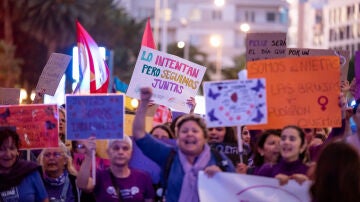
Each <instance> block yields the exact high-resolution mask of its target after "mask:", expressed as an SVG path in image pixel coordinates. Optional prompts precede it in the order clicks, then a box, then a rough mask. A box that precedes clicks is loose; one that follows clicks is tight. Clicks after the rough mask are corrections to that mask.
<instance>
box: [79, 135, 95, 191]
mask: <svg viewBox="0 0 360 202" xmlns="http://www.w3.org/2000/svg"><path fill="white" fill-rule="evenodd" d="M85 147H86V154H85V159H84V161H83V162H82V164H81V166H80V170H79V173H78V175H77V177H76V185H77V186H78V187H79V188H80V189H81V190H84V191H86V192H92V191H93V190H94V187H95V185H94V183H93V179H92V178H91V177H90V171H91V161H92V158H95V155H93V153H94V152H95V149H96V143H95V138H90V139H89V140H88V141H86V142H85ZM93 169H96V168H93Z"/></svg>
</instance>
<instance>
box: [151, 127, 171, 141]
mask: <svg viewBox="0 0 360 202" xmlns="http://www.w3.org/2000/svg"><path fill="white" fill-rule="evenodd" d="M150 134H151V135H153V136H154V137H155V138H157V139H175V135H174V134H173V133H172V132H171V129H170V127H169V126H167V125H165V124H160V125H157V126H155V127H153V128H152V129H151V131H150Z"/></svg>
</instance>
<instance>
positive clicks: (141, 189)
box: [94, 168, 155, 202]
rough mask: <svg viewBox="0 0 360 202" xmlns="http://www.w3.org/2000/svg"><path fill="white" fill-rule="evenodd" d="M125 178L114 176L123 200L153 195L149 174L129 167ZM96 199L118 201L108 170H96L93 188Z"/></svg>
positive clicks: (133, 199) (140, 199) (129, 201)
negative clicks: (128, 172) (128, 174)
mask: <svg viewBox="0 0 360 202" xmlns="http://www.w3.org/2000/svg"><path fill="white" fill-rule="evenodd" d="M130 170H131V173H130V176H129V177H127V178H116V177H115V181H116V183H117V185H118V187H119V189H120V193H121V195H122V198H123V201H127V202H131V201H144V200H145V199H152V198H154V197H155V192H154V189H153V186H152V183H151V178H150V176H149V174H147V173H145V172H143V171H140V170H136V169H133V168H131V169H130ZM94 194H95V198H96V201H106V202H119V199H118V196H117V194H116V191H115V188H114V186H113V184H112V182H111V177H110V170H109V169H106V170H101V171H100V170H98V171H97V173H96V185H95V188H94Z"/></svg>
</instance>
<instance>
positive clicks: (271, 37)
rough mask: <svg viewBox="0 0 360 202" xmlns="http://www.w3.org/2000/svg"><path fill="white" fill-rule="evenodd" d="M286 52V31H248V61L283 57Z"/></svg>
mask: <svg viewBox="0 0 360 202" xmlns="http://www.w3.org/2000/svg"><path fill="white" fill-rule="evenodd" d="M285 52H286V33H248V34H247V35H246V61H256V60H263V59H271V58H283V57H285Z"/></svg>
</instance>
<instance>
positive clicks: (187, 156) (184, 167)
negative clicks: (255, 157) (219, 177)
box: [133, 88, 235, 202]
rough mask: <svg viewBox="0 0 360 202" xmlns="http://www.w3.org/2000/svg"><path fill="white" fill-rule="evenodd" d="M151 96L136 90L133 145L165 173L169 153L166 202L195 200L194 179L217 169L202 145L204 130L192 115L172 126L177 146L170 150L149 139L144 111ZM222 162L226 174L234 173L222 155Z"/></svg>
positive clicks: (196, 195)
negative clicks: (138, 102)
mask: <svg viewBox="0 0 360 202" xmlns="http://www.w3.org/2000/svg"><path fill="white" fill-rule="evenodd" d="M151 96H152V89H151V88H141V89H140V98H141V101H140V105H139V107H138V109H137V112H136V115H135V119H134V122H133V136H134V138H135V139H136V143H137V145H138V146H139V147H140V149H141V150H142V151H143V153H144V154H145V155H147V156H148V157H149V158H150V159H152V160H153V161H155V162H156V163H157V164H158V165H159V166H161V167H162V168H163V171H165V172H167V171H166V170H167V169H166V164H168V163H169V162H168V161H167V160H168V159H169V156H170V154H171V153H173V159H172V161H171V162H170V163H171V166H170V168H169V173H168V177H167V178H166V179H165V181H166V182H165V184H166V187H167V188H166V190H167V191H166V192H165V199H166V201H167V202H172V201H189V202H191V201H199V196H198V189H197V176H198V172H199V171H200V170H204V172H205V174H207V175H208V176H213V175H214V174H215V173H216V172H219V171H221V168H220V167H219V166H218V165H216V164H217V161H216V157H215V156H214V153H212V151H211V149H210V147H209V145H208V144H207V143H206V138H207V129H206V125H205V123H204V121H203V119H202V118H200V117H198V116H196V115H185V116H183V117H181V118H180V119H179V120H178V121H177V123H176V129H175V130H176V134H177V137H178V140H177V147H171V146H169V145H166V144H164V143H161V142H159V141H156V140H155V139H153V138H152V137H151V136H150V135H149V134H146V133H145V115H146V108H147V105H148V104H149V102H150V99H151ZM218 154H219V155H221V158H222V159H223V162H224V161H225V160H226V164H227V166H226V168H227V169H226V171H235V168H234V166H233V165H232V163H231V162H230V160H228V159H227V158H226V156H225V155H224V154H222V153H218Z"/></svg>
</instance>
